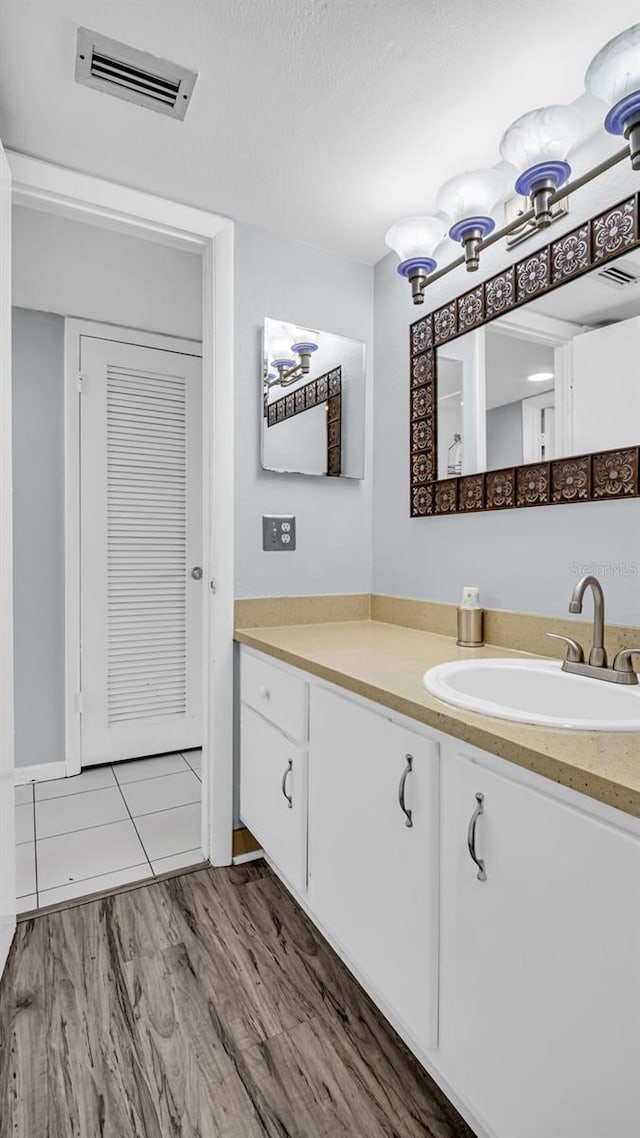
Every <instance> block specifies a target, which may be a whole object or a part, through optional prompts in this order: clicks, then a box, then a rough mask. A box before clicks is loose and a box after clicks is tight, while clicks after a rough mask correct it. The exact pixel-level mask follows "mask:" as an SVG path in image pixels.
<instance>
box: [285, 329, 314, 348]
mask: <svg viewBox="0 0 640 1138" xmlns="http://www.w3.org/2000/svg"><path fill="white" fill-rule="evenodd" d="M289 343H290V344H315V345H316V347H317V346H318V333H317V332H312V331H311V329H310V328H300V327H298V325H296V327H295V328H294V330H293V332H292V333H291V336H290V338H289Z"/></svg>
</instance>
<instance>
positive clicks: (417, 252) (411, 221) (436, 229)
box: [385, 217, 446, 262]
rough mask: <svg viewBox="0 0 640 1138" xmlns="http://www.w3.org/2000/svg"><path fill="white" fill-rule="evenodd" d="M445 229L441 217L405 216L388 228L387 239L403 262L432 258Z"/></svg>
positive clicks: (390, 246)
mask: <svg viewBox="0 0 640 1138" xmlns="http://www.w3.org/2000/svg"><path fill="white" fill-rule="evenodd" d="M445 230H446V227H445V224H444V222H443V221H442V220H441V219H440V218H439V217H405V218H403V220H402V221H396V223H395V225H392V226H391V228H390V229H388V230H387V232H386V235H385V241H386V243H387V245H388V246H389V248H390V249H393V251H394V252H395V253H397V254H398V257H399V258H400V261H401V262H405V261H413V260H424V259H427V260H431V259H432V254H433V250H434V249H435V247H436V245H438V244H439V242H440V241H442V238H443V237H444V235H445Z"/></svg>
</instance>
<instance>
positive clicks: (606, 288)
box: [527, 252, 640, 327]
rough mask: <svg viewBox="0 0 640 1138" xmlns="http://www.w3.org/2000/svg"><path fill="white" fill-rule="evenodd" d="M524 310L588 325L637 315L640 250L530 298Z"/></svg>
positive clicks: (638, 306)
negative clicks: (534, 298)
mask: <svg viewBox="0 0 640 1138" xmlns="http://www.w3.org/2000/svg"><path fill="white" fill-rule="evenodd" d="M527 311H533V312H539V313H541V314H542V315H544V316H554V317H555V318H556V319H557V320H571V321H573V322H576V323H579V324H589V325H591V326H592V327H599V326H600V325H602V324H610V323H612V322H614V321H620V320H628V319H629V317H631V316H638V315H640V252H634V253H629V254H627V255H626V256H625V257H619V258H618V259H617V260H616V261H611V262H610V263H609V264H607V265H604V266H603V267H602V268H601V269H594V270H592V271H591V272H590V273H587V274H585V276H583V277H579V278H578V280H575V281H571V282H570V283H569V284H566V285H563V287H562V288H559V289H556V290H555V292H550V293H547V295H546V296H541V297H539V299H538V300H533V301H531V303H530V304H528V305H527Z"/></svg>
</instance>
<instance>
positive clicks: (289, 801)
mask: <svg viewBox="0 0 640 1138" xmlns="http://www.w3.org/2000/svg"><path fill="white" fill-rule="evenodd" d="M292 770H293V759H289V762H288V764H287V769H286V771H285V772H284V774H283V776H282V793H283V794H284V796H285V798H286V800H287V805H288V807H289V809H290V810H292V809H293V795H292V794H287V779H288V777H289V775H290V774H291V771H292Z"/></svg>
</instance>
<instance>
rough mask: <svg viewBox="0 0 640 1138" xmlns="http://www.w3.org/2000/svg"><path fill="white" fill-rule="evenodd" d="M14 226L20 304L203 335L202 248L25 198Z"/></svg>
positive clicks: (15, 277) (132, 325) (189, 335)
mask: <svg viewBox="0 0 640 1138" xmlns="http://www.w3.org/2000/svg"><path fill="white" fill-rule="evenodd" d="M12 232H13V281H12V287H13V298H12V300H13V304H14V305H16V306H19V307H21V308H35V309H39V310H40V311H41V312H55V313H58V314H59V315H61V316H79V317H82V318H83V319H85V320H100V321H102V322H104V323H106V324H120V325H123V326H125V327H128V328H141V329H143V330H145V331H148V332H164V333H166V334H169V335H172V336H182V337H184V338H186V339H195V340H198V339H200V337H201V334H202V300H201V296H202V263H201V258H200V257H199V256H198V255H197V254H195V253H187V252H183V250H181V249H173V248H170V247H169V246H167V245H160V244H158V243H157V242H155V241H145V240H141V239H140V238H138V237H129V236H127V235H126V234H124V233H116V232H113V231H112V230H109V229H100V228H98V227H97V226H93V225H88V224H85V223H84V222H80V221H71V220H69V219H67V218H64V217H56V216H55V215H54V214H49V213H43V212H41V211H39V210H35V209H25V208H21V207H20V206H17V207H15V209H14V211H13V227H12Z"/></svg>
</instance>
